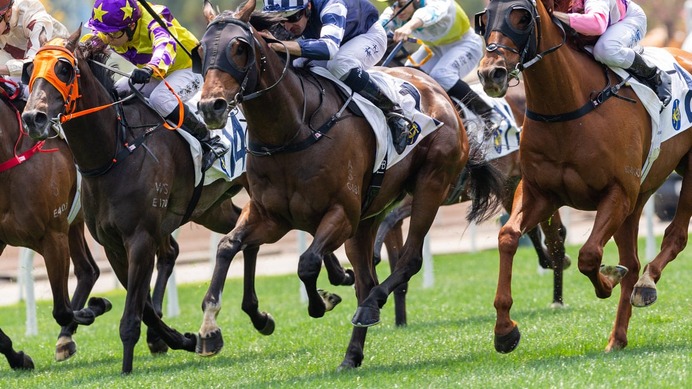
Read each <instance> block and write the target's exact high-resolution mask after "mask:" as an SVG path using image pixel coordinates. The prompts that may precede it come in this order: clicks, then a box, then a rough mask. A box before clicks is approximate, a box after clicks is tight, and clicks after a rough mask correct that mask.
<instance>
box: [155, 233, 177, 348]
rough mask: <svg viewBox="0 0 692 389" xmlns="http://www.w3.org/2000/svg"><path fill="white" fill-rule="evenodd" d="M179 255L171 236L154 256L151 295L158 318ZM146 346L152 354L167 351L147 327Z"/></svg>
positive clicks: (156, 335) (161, 314) (163, 344)
mask: <svg viewBox="0 0 692 389" xmlns="http://www.w3.org/2000/svg"><path fill="white" fill-rule="evenodd" d="M179 253H180V248H179V246H178V242H177V241H176V240H175V238H173V236H169V239H168V242H165V241H164V242H162V243H161V246H159V250H158V252H157V254H156V257H157V260H156V282H155V283H154V292H153V293H152V303H153V306H154V310H155V311H156V314H157V315H158V316H159V317H163V297H164V295H165V294H166V286H167V285H168V280H169V278H170V277H171V274H173V267H174V266H175V261H176V259H178V254H179ZM147 346H148V347H149V352H150V353H152V354H165V353H166V352H167V351H168V346H167V345H166V343H165V342H164V341H163V339H161V336H159V334H158V333H157V332H156V331H155V330H154V329H153V328H151V327H149V326H147Z"/></svg>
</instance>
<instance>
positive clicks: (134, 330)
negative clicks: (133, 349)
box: [120, 318, 142, 344]
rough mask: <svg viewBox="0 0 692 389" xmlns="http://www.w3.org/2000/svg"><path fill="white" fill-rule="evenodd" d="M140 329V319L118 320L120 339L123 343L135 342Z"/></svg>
mask: <svg viewBox="0 0 692 389" xmlns="http://www.w3.org/2000/svg"><path fill="white" fill-rule="evenodd" d="M141 331H142V321H141V320H140V319H138V318H137V319H129V320H128V319H125V318H123V319H122V320H121V321H120V340H121V341H122V342H123V343H124V344H125V343H127V344H134V343H137V341H138V340H139V337H140V335H141Z"/></svg>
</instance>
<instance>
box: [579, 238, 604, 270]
mask: <svg viewBox="0 0 692 389" xmlns="http://www.w3.org/2000/svg"><path fill="white" fill-rule="evenodd" d="M602 258H603V249H602V248H598V247H592V246H588V245H585V246H583V247H582V248H581V250H579V264H578V267H579V271H580V272H581V273H582V274H584V275H589V274H594V273H596V272H598V271H599V269H600V266H601V260H602Z"/></svg>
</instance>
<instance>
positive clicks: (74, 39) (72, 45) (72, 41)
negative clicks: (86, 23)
mask: <svg viewBox="0 0 692 389" xmlns="http://www.w3.org/2000/svg"><path fill="white" fill-rule="evenodd" d="M80 36H82V23H79V27H77V30H76V31H75V32H73V33H72V35H70V36H69V38H67V44H66V45H65V48H67V49H68V50H70V51H75V49H77V43H78V42H79V37H80Z"/></svg>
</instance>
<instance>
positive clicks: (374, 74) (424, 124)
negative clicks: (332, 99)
mask: <svg viewBox="0 0 692 389" xmlns="http://www.w3.org/2000/svg"><path fill="white" fill-rule="evenodd" d="M310 70H311V71H312V72H313V73H315V74H318V75H320V76H322V77H324V78H327V79H329V80H331V81H333V82H334V83H335V84H336V85H338V86H339V87H340V88H341V89H342V90H344V91H345V92H346V93H347V94H349V95H350V94H351V93H352V92H351V88H349V87H348V86H346V84H344V83H343V82H341V80H339V79H337V78H335V77H334V76H333V75H332V74H331V73H329V71H328V70H327V69H326V68H324V67H321V66H313V67H311V68H310ZM368 73H369V74H370V79H371V80H373V81H374V82H375V83H376V84H377V86H378V87H380V89H381V90H382V91H383V92H384V93H385V94H386V95H387V96H388V97H389V98H390V99H391V100H392V101H394V102H396V103H398V104H399V106H401V108H402V110H403V111H404V115H405V116H406V117H407V118H408V119H410V120H411V121H412V122H413V123H414V129H413V130H412V131H411V132H412V134H411V136H409V139H408V146H407V147H406V149H405V150H404V152H403V153H401V154H397V152H396V150H394V143H393V141H392V134H391V132H390V131H389V128H388V127H387V120H386V118H385V116H384V114H383V113H382V110H380V109H379V108H378V107H376V106H375V105H374V104H373V103H372V102H370V100H368V99H366V98H364V97H362V96H361V95H359V94H357V93H354V94H353V100H354V101H355V102H356V104H357V105H358V108H360V109H361V111H363V114H364V115H365V118H366V119H367V120H368V123H370V126H371V127H372V129H373V132H374V133H375V138H376V139H377V154H376V155H375V165H374V167H373V172H376V171H377V170H379V168H380V165H381V164H382V161H384V159H385V156H386V157H387V168H390V167H392V166H394V165H395V164H396V163H397V162H400V161H401V160H403V159H404V158H405V157H406V156H407V155H408V154H409V153H410V152H411V150H413V148H414V147H415V145H416V144H417V143H418V142H420V140H421V139H423V138H425V137H426V136H428V135H430V134H431V133H432V132H433V131H435V130H437V129H438V128H440V126H442V124H443V123H442V122H440V121H438V120H435V119H433V118H431V117H430V116H428V115H426V114H424V113H422V112H420V110H419V109H418V107H420V93H419V92H418V90H417V89H416V88H415V87H414V86H413V85H411V84H409V83H407V82H405V81H403V80H401V79H399V78H396V77H392V76H390V75H388V74H385V73H382V72H379V71H375V70H368Z"/></svg>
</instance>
